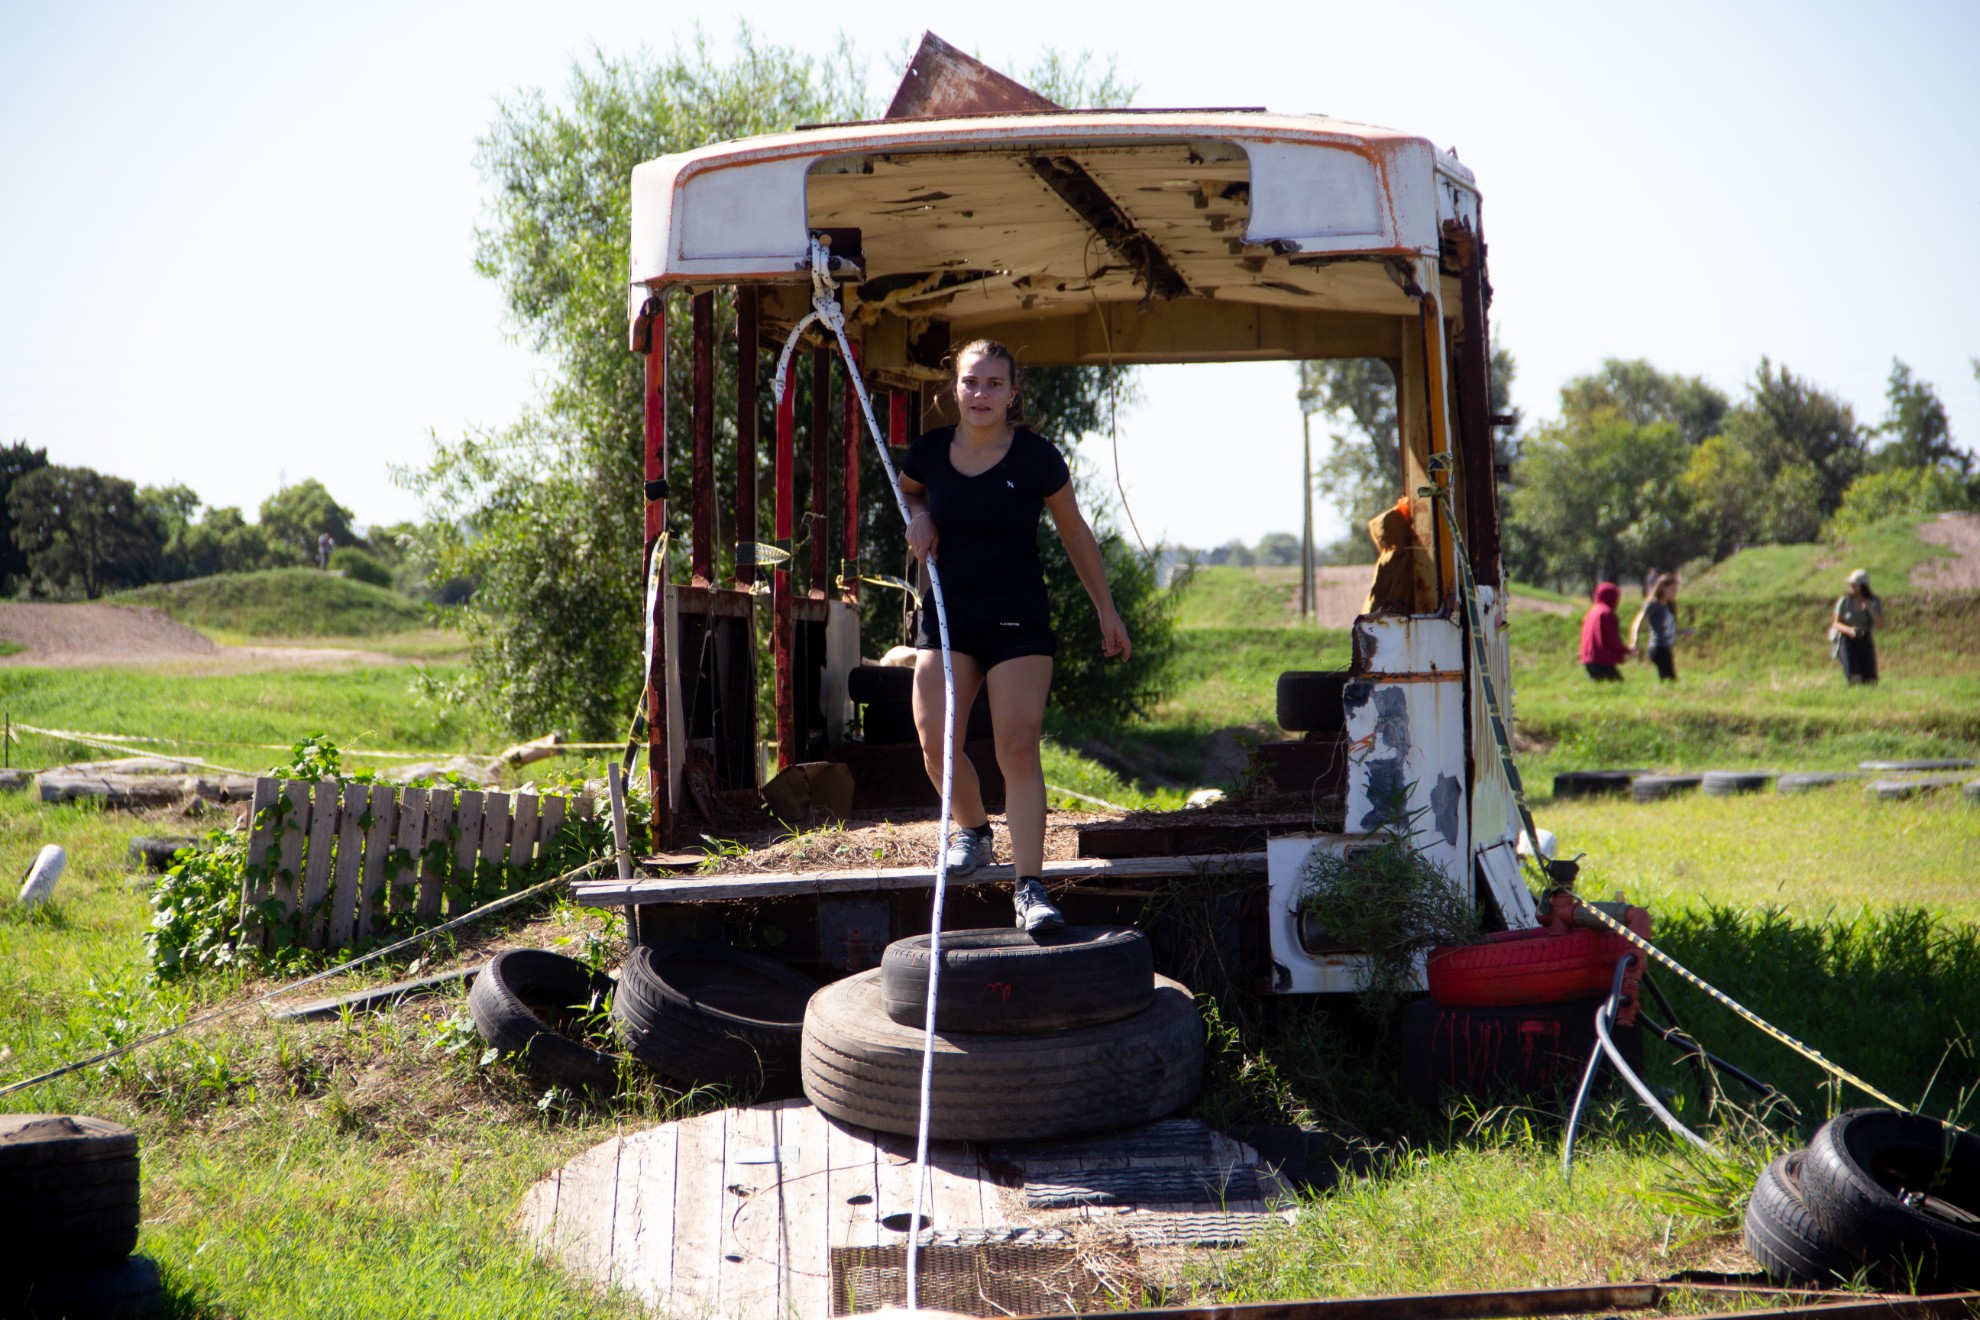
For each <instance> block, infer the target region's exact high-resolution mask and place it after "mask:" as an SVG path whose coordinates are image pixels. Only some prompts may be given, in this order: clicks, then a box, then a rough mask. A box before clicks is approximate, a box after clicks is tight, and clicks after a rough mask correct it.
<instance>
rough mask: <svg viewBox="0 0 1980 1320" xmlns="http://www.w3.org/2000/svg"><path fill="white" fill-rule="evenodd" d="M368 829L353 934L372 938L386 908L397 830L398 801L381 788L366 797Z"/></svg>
mask: <svg viewBox="0 0 1980 1320" xmlns="http://www.w3.org/2000/svg"><path fill="white" fill-rule="evenodd" d="M370 811H371V828H369V829H367V830H366V831H365V832H364V870H363V873H362V875H361V876H360V888H359V891H358V910H357V933H358V934H359V935H360V936H365V935H370V934H373V933H374V932H375V931H376V930H377V928H378V924H381V919H382V918H383V917H384V915H385V913H386V911H387V910H388V908H389V905H390V902H391V898H390V894H389V892H388V890H387V888H386V886H387V885H389V884H390V883H391V870H390V863H391V854H392V849H393V843H392V836H393V835H394V834H395V833H396V832H397V830H398V826H399V799H398V798H396V797H394V796H393V795H392V790H391V789H390V788H388V787H386V786H385V785H384V784H373V785H372V786H371V793H370Z"/></svg>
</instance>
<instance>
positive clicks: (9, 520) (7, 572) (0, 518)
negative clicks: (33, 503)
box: [0, 440, 48, 593]
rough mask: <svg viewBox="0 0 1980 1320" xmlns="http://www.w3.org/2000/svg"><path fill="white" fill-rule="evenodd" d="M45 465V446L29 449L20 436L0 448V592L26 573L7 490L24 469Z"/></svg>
mask: <svg viewBox="0 0 1980 1320" xmlns="http://www.w3.org/2000/svg"><path fill="white" fill-rule="evenodd" d="M47 466H48V451H47V450H46V449H31V448H29V447H28V444H27V442H26V441H24V440H16V441H15V442H14V443H13V444H11V445H8V446H6V447H5V448H4V449H0V592H9V593H11V592H12V591H13V590H14V587H15V586H16V584H18V583H19V582H20V581H21V580H22V579H24V578H26V577H27V575H28V559H27V552H26V551H25V550H23V549H21V547H20V545H19V543H18V542H16V541H15V539H14V515H13V513H12V512H10V510H9V506H8V504H7V493H8V492H9V491H11V490H12V489H13V488H14V483H15V482H17V481H19V480H20V479H21V478H22V477H25V476H26V475H27V474H28V473H30V472H34V471H38V470H39V469H41V468H45V467H47Z"/></svg>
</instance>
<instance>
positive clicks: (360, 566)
mask: <svg viewBox="0 0 1980 1320" xmlns="http://www.w3.org/2000/svg"><path fill="white" fill-rule="evenodd" d="M330 567H331V568H332V569H334V570H336V571H337V572H340V573H342V574H343V575H344V576H345V577H347V578H350V579H351V580H352V581H355V582H369V583H370V584H371V585H372V586H374V587H389V586H391V585H392V570H391V569H389V568H387V567H385V565H383V564H382V563H380V562H379V561H378V558H377V556H375V555H373V554H371V553H370V552H369V551H366V550H360V549H358V548H357V547H356V546H354V545H340V546H338V547H337V548H336V549H335V550H332V551H331V552H330Z"/></svg>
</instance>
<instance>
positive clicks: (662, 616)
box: [640, 294, 674, 850]
mask: <svg viewBox="0 0 1980 1320" xmlns="http://www.w3.org/2000/svg"><path fill="white" fill-rule="evenodd" d="M644 310H645V312H647V313H650V315H643V316H642V320H644V321H646V323H647V325H648V327H649V328H648V331H647V338H646V347H645V349H644V352H645V354H646V372H645V384H644V388H645V398H644V404H645V408H644V416H643V420H644V431H645V434H644V436H643V437H642V440H643V448H644V450H645V454H646V553H645V555H644V557H643V559H642V562H641V567H642V568H643V569H644V570H645V571H643V572H642V573H641V574H640V583H641V585H642V588H643V587H644V585H645V584H646V583H647V582H649V581H650V580H651V579H652V576H653V575H654V574H656V573H657V575H658V577H659V580H660V590H659V595H658V597H657V598H656V601H655V608H654V610H653V617H652V618H651V619H650V620H648V621H647V626H648V627H649V628H650V629H651V635H650V636H649V637H648V639H647V648H648V662H647V670H646V693H645V697H646V785H647V789H648V791H649V793H650V796H651V799H652V802H653V828H652V843H653V847H654V848H655V849H656V850H658V849H661V848H665V847H667V846H668V844H669V843H671V842H672V840H673V834H674V800H673V796H672V793H671V787H672V786H671V784H670V782H669V781H670V779H671V777H672V776H671V775H670V774H669V771H670V769H671V767H670V766H669V764H668V755H667V746H668V738H667V732H668V731H667V700H666V693H667V652H668V647H669V639H668V637H667V626H666V619H667V611H666V609H665V608H664V606H665V602H666V593H667V564H666V558H665V554H666V550H665V545H664V542H663V538H664V537H665V535H666V531H667V495H668V491H667V302H666V299H665V298H664V297H662V296H660V295H658V294H655V295H653V296H652V297H649V298H648V299H647V301H646V308H645V309H644ZM656 554H657V555H660V556H661V562H660V563H659V564H658V566H657V567H656V566H655V564H654V562H653V557H654V556H655V555H656ZM641 594H642V595H644V591H643V590H642V593H641Z"/></svg>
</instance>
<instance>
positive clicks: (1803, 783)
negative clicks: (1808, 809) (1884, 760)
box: [1774, 770, 1863, 795]
mask: <svg viewBox="0 0 1980 1320" xmlns="http://www.w3.org/2000/svg"><path fill="white" fill-rule="evenodd" d="M1861 778H1863V776H1862V775H1860V774H1855V773H1853V772H1851V771H1848V770H1842V771H1829V770H1798V771H1796V772H1795V773H1793V774H1790V775H1782V776H1781V777H1780V778H1779V779H1776V780H1775V781H1774V791H1775V792H1776V793H1780V794H1782V795H1787V794H1792V793H1806V792H1807V791H1808V790H1809V789H1811V788H1823V787H1826V786H1827V785H1829V784H1845V783H1849V782H1851V781H1852V780H1857V779H1861Z"/></svg>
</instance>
